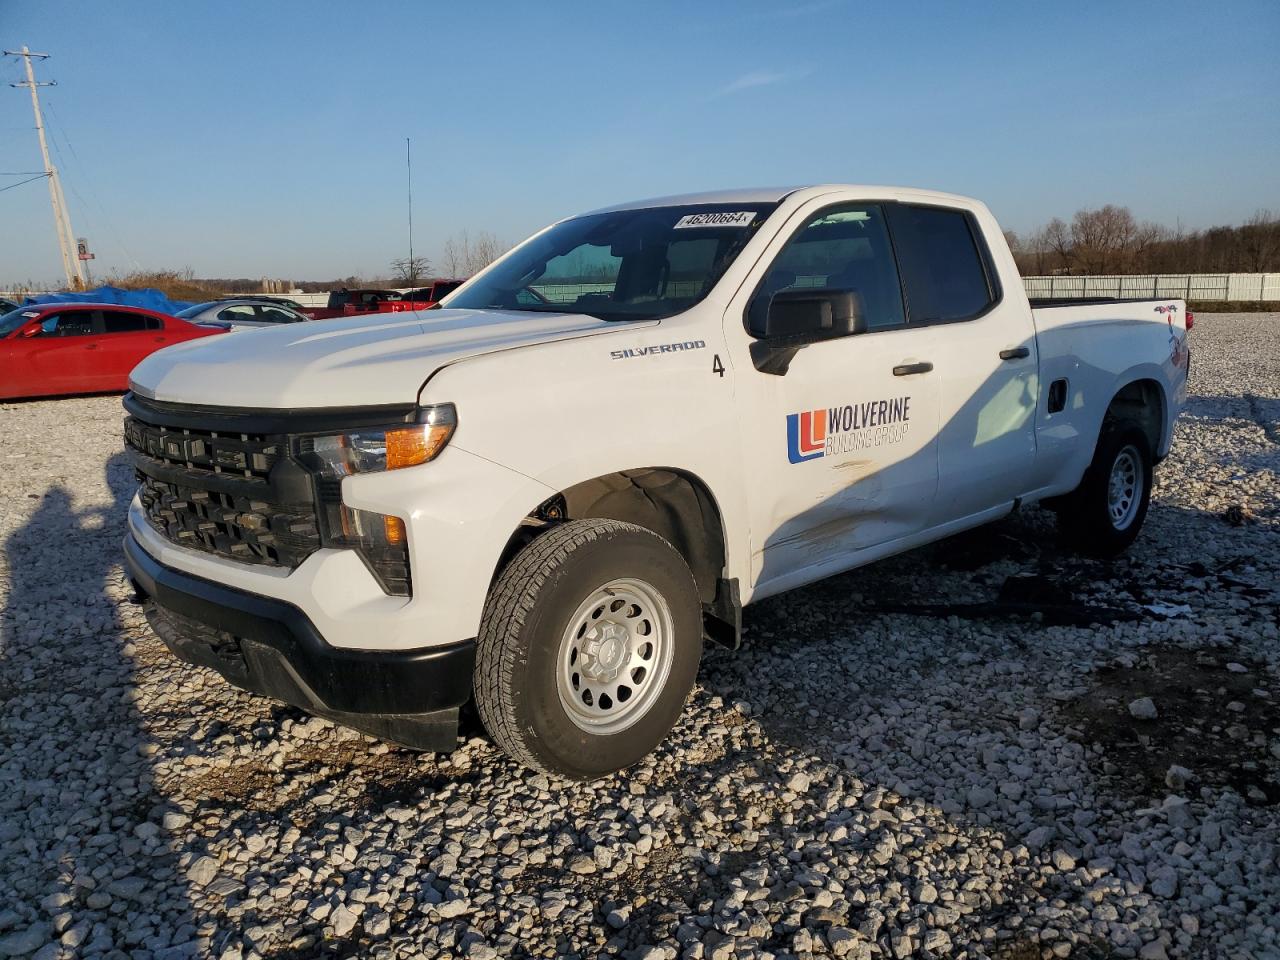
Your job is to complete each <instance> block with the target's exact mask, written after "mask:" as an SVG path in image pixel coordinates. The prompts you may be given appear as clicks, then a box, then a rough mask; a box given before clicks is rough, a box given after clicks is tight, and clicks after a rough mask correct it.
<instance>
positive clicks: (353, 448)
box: [300, 403, 458, 477]
mask: <svg viewBox="0 0 1280 960" xmlns="http://www.w3.org/2000/svg"><path fill="white" fill-rule="evenodd" d="M457 425H458V414H457V411H456V410H455V409H454V406H453V404H451V403H442V404H438V405H436V406H432V407H424V408H423V409H422V412H421V413H420V414H419V422H418V423H415V424H409V425H406V424H402V423H398V424H395V425H394V426H387V427H367V428H362V429H359V430H353V431H351V432H350V433H341V434H337V435H335V436H329V437H308V438H304V447H303V449H302V450H301V451H300V452H301V453H302V459H303V462H304V463H306V464H307V466H309V467H311V468H313V469H314V470H316V471H318V472H319V473H320V474H321V475H326V476H331V477H344V476H347V475H348V474H352V473H369V472H371V471H375V470H398V469H399V468H401V467H416V466H417V465H418V464H420V463H427V462H428V461H431V460H434V459H435V458H436V457H438V456H439V455H440V451H441V450H443V449H444V448H445V445H446V444H447V443H448V442H449V438H450V437H452V436H453V430H454V428H455V427H456V426H457Z"/></svg>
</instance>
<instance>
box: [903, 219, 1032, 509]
mask: <svg viewBox="0 0 1280 960" xmlns="http://www.w3.org/2000/svg"><path fill="white" fill-rule="evenodd" d="M888 210H889V224H890V226H891V228H892V230H893V240H894V245H895V247H896V249H897V251H898V262H899V266H900V269H901V271H902V281H903V291H904V295H905V298H906V304H907V315H908V324H909V325H910V326H912V327H924V328H927V329H928V331H929V333H930V339H931V340H932V345H931V346H932V349H931V350H930V351H929V354H930V359H931V360H932V361H933V373H932V376H933V378H934V379H935V381H936V383H937V390H938V392H939V400H940V408H939V429H938V494H937V497H936V498H935V499H934V503H933V510H932V516H931V517H930V519H929V524H928V525H929V526H938V525H940V524H944V523H949V522H951V521H953V520H959V519H962V518H964V517H969V516H972V515H973V514H977V513H981V512H983V511H986V510H990V509H993V508H997V507H1001V506H1004V505H1008V504H1010V503H1011V502H1012V501H1013V499H1014V498H1015V497H1017V496H1018V495H1020V494H1021V493H1025V492H1026V489H1025V484H1026V483H1027V480H1028V477H1029V475H1030V472H1031V469H1032V465H1033V463H1034V459H1035V409H1036V397H1037V391H1038V384H1037V357H1036V339H1035V331H1034V328H1033V327H1032V323H1031V315H1030V311H1029V310H1028V309H1027V303H1026V299H1025V298H1023V297H1020V296H1009V297H1005V296H1004V291H1002V290H1001V289H1000V282H999V275H998V273H997V271H996V269H995V266H994V263H993V262H992V258H991V254H990V251H989V250H988V248H987V245H986V242H985V239H984V237H983V235H982V230H981V227H980V224H979V222H978V220H977V218H976V216H975V215H974V214H973V213H972V212H970V211H968V210H963V209H958V208H951V207H939V206H924V205H916V204H908V203H898V204H892V205H890V206H889V207H888Z"/></svg>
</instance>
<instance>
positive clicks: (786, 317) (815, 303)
mask: <svg viewBox="0 0 1280 960" xmlns="http://www.w3.org/2000/svg"><path fill="white" fill-rule="evenodd" d="M751 314H752V316H751V333H752V334H753V335H754V336H756V337H761V338H764V339H770V340H772V339H776V338H779V337H785V338H787V340H789V341H792V342H797V341H808V340H825V339H827V338H828V337H843V336H848V335H849V334H853V333H864V332H866V329H867V318H866V315H865V314H864V313H863V310H862V298H861V297H859V296H858V294H856V293H855V292H853V291H852V290H830V289H826V288H821V287H813V288H809V289H805V288H801V289H792V290H780V291H779V292H777V293H775V294H774V295H773V296H772V297H769V298H764V297H761V298H760V299H759V300H757V301H756V302H755V303H753V304H752V310H751Z"/></svg>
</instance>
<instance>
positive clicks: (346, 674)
mask: <svg viewBox="0 0 1280 960" xmlns="http://www.w3.org/2000/svg"><path fill="white" fill-rule="evenodd" d="M124 557H125V567H126V569H127V571H128V574H129V577H130V579H131V580H132V581H133V584H134V588H135V589H136V591H137V593H138V595H139V596H140V597H141V598H142V602H143V605H144V609H145V611H146V615H147V620H148V622H149V623H150V624H151V627H152V629H154V630H155V632H156V633H157V635H159V637H160V638H161V639H162V640H163V641H164V642H165V645H166V646H167V647H168V648H169V650H170V651H171V652H172V653H173V654H174V656H176V657H178V659H180V660H184V661H186V662H187V663H193V664H196V665H198V666H203V667H211V668H213V669H214V670H216V671H218V673H220V674H221V675H222V676H223V677H224V678H225V679H226V680H227V681H228V682H230V683H231V684H233V685H235V686H237V687H240V688H241V689H243V690H248V691H250V692H251V693H257V694H261V695H263V696H267V697H272V698H274V699H276V700H281V701H283V702H285V703H289V704H292V705H294V706H296V707H300V708H302V709H303V710H306V711H308V712H309V713H314V714H316V715H318V716H322V717H327V718H329V719H331V720H334V721H335V722H338V723H342V724H344V725H346V726H350V727H354V728H355V729H357V730H361V731H363V732H365V733H369V734H371V735H373V736H376V737H380V738H383V739H386V740H391V741H394V742H396V743H401V744H404V745H405V746H408V747H413V748H415V749H420V750H451V749H453V747H454V745H455V743H456V740H457V725H458V710H459V708H460V707H461V706H462V705H463V704H464V703H466V701H467V700H468V699H469V698H470V696H471V676H472V670H473V668H474V666H475V641H474V640H466V641H463V642H461V643H454V644H449V645H443V646H431V647H419V648H414V649H399V650H386V651H384V650H358V649H349V648H340V647H334V646H332V645H330V644H329V643H327V642H326V641H325V639H324V637H323V636H321V634H320V632H319V631H318V630H317V629H316V627H315V625H314V624H313V623H312V621H311V620H310V619H309V618H308V617H307V615H306V614H305V613H303V611H302V610H300V609H299V608H298V607H296V606H294V605H293V604H291V603H288V602H287V601H284V600H280V599H277V598H274V597H265V596H261V595H259V594H254V593H249V592H247V591H244V590H239V589H237V588H235V587H229V586H225V585H223V584H220V583H216V582H214V581H212V580H207V579H204V578H202V577H197V576H195V575H193V574H190V573H186V572H183V571H181V570H177V569H175V568H173V567H169V566H165V565H164V564H161V563H160V562H159V561H157V560H156V559H155V558H154V557H152V556H151V555H150V554H149V553H148V552H147V551H146V550H145V549H143V547H142V546H141V545H140V544H139V543H138V540H137V538H136V537H135V536H134V534H133V533H132V532H130V533H129V534H126V536H125V540H124Z"/></svg>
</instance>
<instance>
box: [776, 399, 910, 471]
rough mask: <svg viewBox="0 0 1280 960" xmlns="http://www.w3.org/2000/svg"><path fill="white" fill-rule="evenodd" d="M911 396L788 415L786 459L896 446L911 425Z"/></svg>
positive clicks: (799, 460) (806, 458) (800, 459)
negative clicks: (889, 445) (892, 444)
mask: <svg viewBox="0 0 1280 960" xmlns="http://www.w3.org/2000/svg"><path fill="white" fill-rule="evenodd" d="M910 421H911V397H909V396H906V397H893V398H892V399H888V400H867V401H865V402H863V403H850V404H846V405H845V406H843V407H828V408H826V409H825V410H804V411H802V412H801V413H789V414H787V459H788V460H790V461H791V462H792V463H803V462H805V461H806V460H816V459H818V458H819V457H826V456H832V455H835V454H839V453H848V452H850V451H853V450H866V449H868V448H872V447H881V446H884V445H885V444H886V443H898V442H900V441H901V440H902V438H903V437H905V436H906V435H907V428H908V427H909V426H910V425H911V424H910Z"/></svg>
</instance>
